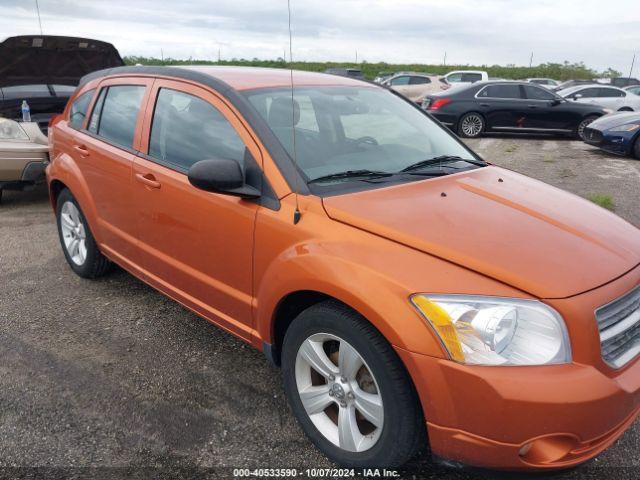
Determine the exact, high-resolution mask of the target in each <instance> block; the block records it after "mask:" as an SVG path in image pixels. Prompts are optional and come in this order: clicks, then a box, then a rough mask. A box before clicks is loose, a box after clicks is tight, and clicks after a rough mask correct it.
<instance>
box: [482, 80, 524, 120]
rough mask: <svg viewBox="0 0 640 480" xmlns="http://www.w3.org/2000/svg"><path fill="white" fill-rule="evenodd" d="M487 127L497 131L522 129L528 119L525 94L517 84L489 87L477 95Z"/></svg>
mask: <svg viewBox="0 0 640 480" xmlns="http://www.w3.org/2000/svg"><path fill="white" fill-rule="evenodd" d="M476 98H477V100H478V102H479V104H478V106H479V110H480V112H481V113H482V114H483V115H484V117H485V120H486V121H487V127H488V128H490V129H496V130H512V129H515V128H522V127H523V126H524V121H525V118H526V113H527V112H526V108H525V102H524V98H523V92H522V89H521V88H520V85H517V84H509V83H504V84H495V85H487V86H486V87H484V88H482V89H480V91H479V92H478V93H477V94H476Z"/></svg>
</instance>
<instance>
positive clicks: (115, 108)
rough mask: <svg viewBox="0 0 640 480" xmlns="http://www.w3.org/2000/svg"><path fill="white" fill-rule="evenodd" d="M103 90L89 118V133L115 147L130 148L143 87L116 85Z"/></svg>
mask: <svg viewBox="0 0 640 480" xmlns="http://www.w3.org/2000/svg"><path fill="white" fill-rule="evenodd" d="M105 90H106V93H105ZM105 90H103V92H101V93H100V99H99V100H98V103H97V104H96V108H95V109H94V113H93V115H92V116H91V123H90V125H89V131H92V132H94V133H97V134H98V135H99V136H100V137H102V138H104V139H105V140H109V141H111V142H113V143H115V144H117V145H120V146H122V147H125V148H131V147H133V136H134V133H135V129H136V122H137V120H138V113H139V112H140V105H141V103H142V97H143V96H144V91H145V87H144V86H142V85H116V86H112V87H108V88H106V89H105Z"/></svg>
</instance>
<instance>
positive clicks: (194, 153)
mask: <svg viewBox="0 0 640 480" xmlns="http://www.w3.org/2000/svg"><path fill="white" fill-rule="evenodd" d="M244 152H245V145H244V143H243V142H242V140H241V139H240V136H239V135H238V133H237V132H236V131H235V129H234V128H233V126H232V125H231V124H230V123H229V121H228V120H227V119H226V118H224V117H223V116H222V114H221V113H220V112H219V111H218V110H217V109H216V108H215V107H214V106H213V105H211V104H210V103H208V102H206V101H204V100H202V99H200V98H198V97H195V96H193V95H189V94H187V93H183V92H178V91H176V90H170V89H167V88H163V89H160V92H159V93H158V100H157V102H156V108H155V111H154V113H153V123H152V125H151V136H150V138H149V156H151V157H153V158H155V159H157V160H159V161H161V162H162V163H168V164H170V165H172V166H174V167H177V168H178V169H179V170H183V171H186V170H188V169H189V167H191V165H193V164H194V163H196V162H199V161H200V160H206V159H209V158H216V157H217V158H228V159H232V160H236V161H238V162H239V163H241V164H242V163H243V160H244Z"/></svg>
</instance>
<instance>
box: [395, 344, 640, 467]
mask: <svg viewBox="0 0 640 480" xmlns="http://www.w3.org/2000/svg"><path fill="white" fill-rule="evenodd" d="M397 351H398V353H399V355H400V356H401V358H402V359H403V360H404V362H405V364H406V365H407V366H408V368H409V370H410V371H412V372H414V373H418V375H417V376H416V375H414V376H413V378H414V381H415V383H416V388H417V390H418V392H419V395H420V398H421V399H422V404H423V409H424V411H425V416H426V417H427V420H428V421H427V428H428V432H429V441H430V445H431V450H432V452H433V453H435V454H436V455H439V456H441V457H444V458H449V459H453V460H457V461H460V462H463V463H467V464H470V465H475V466H481V467H486V468H495V469H508V470H527V469H557V468H566V467H570V466H574V465H577V464H579V463H582V462H584V461H586V460H588V459H590V458H592V457H593V456H595V455H597V454H598V453H600V452H601V451H602V450H604V449H606V448H607V447H608V446H609V445H611V444H612V443H613V442H614V441H615V440H616V439H617V438H618V437H619V436H620V435H621V434H622V433H623V432H624V431H625V430H626V429H627V428H628V427H629V426H630V425H631V424H632V423H633V421H634V420H635V418H636V417H637V416H638V413H639V412H640V361H639V360H636V361H635V364H633V365H632V366H630V367H629V368H626V369H625V370H624V372H623V373H621V374H620V375H619V376H618V377H615V378H610V377H608V376H606V375H604V374H603V373H601V372H600V371H599V370H597V369H596V368H594V367H591V366H586V365H580V364H576V363H573V364H568V365H557V366H543V367H480V366H467V365H460V364H457V363H455V362H452V361H449V360H443V359H437V358H433V357H429V356H426V355H420V354H416V353H412V352H407V351H404V350H401V349H397Z"/></svg>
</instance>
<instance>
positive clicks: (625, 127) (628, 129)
mask: <svg viewBox="0 0 640 480" xmlns="http://www.w3.org/2000/svg"><path fill="white" fill-rule="evenodd" d="M638 128H640V124H627V125H618V126H617V127H613V128H610V129H609V131H610V132H633V131H634V130H637V129H638Z"/></svg>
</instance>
